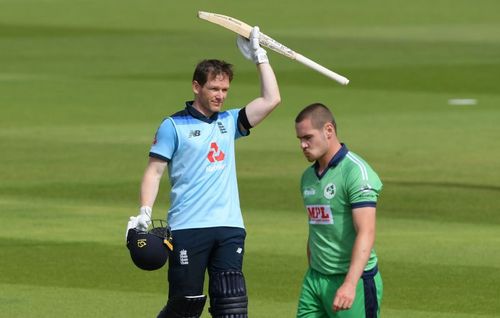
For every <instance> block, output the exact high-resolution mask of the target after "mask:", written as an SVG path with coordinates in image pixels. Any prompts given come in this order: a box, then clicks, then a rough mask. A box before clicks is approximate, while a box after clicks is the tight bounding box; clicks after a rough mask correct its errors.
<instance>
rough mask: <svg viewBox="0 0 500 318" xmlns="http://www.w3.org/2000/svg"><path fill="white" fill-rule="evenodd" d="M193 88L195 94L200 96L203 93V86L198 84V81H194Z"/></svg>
mask: <svg viewBox="0 0 500 318" xmlns="http://www.w3.org/2000/svg"><path fill="white" fill-rule="evenodd" d="M192 87H193V93H195V94H196V95H198V94H199V93H200V91H201V85H200V84H199V83H198V81H193V83H192Z"/></svg>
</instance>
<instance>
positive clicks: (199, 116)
mask: <svg viewBox="0 0 500 318" xmlns="http://www.w3.org/2000/svg"><path fill="white" fill-rule="evenodd" d="M193 103H194V101H192V100H191V101H187V102H186V110H187V112H188V113H189V114H190V115H191V116H193V117H194V118H196V119H199V120H201V121H204V122H206V123H209V124H211V123H213V122H214V121H216V120H217V118H219V113H214V114H213V115H212V116H210V117H206V116H205V115H203V114H202V113H201V112H199V111H198V110H197V109H196V108H194V106H193Z"/></svg>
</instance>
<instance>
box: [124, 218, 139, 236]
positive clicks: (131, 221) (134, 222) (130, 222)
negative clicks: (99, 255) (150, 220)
mask: <svg viewBox="0 0 500 318" xmlns="http://www.w3.org/2000/svg"><path fill="white" fill-rule="evenodd" d="M136 227H137V217H136V216H131V217H130V219H129V220H128V223H127V231H125V242H126V241H127V237H128V231H129V230H130V229H135V228H136Z"/></svg>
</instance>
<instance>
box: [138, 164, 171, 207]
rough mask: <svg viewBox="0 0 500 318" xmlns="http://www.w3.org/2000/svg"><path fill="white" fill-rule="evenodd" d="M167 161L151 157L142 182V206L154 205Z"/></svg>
mask: <svg viewBox="0 0 500 318" xmlns="http://www.w3.org/2000/svg"><path fill="white" fill-rule="evenodd" d="M166 166H167V162H166V161H164V160H161V159H158V158H154V157H150V158H149V162H148V165H147V167H146V170H145V171H144V176H143V177H142V183H141V206H147V207H153V205H154V202H155V200H156V196H157V195H158V189H159V188H160V181H161V177H162V176H163V172H164V171H165V167H166Z"/></svg>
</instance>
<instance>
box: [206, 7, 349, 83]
mask: <svg viewBox="0 0 500 318" xmlns="http://www.w3.org/2000/svg"><path fill="white" fill-rule="evenodd" d="M198 18H200V19H203V20H206V21H209V22H212V23H214V24H217V25H220V26H222V27H224V28H226V29H228V30H231V31H233V32H235V33H237V34H239V35H241V36H243V37H245V38H247V39H248V38H249V37H250V32H251V31H252V27H251V26H250V25H248V24H246V23H245V22H243V21H240V20H238V19H235V18H233V17H230V16H227V15H223V14H218V13H212V12H205V11H198ZM259 43H260V45H262V46H264V47H267V48H269V49H271V50H273V51H275V52H277V53H279V54H282V55H284V56H286V57H288V58H290V59H292V60H296V61H298V62H300V63H302V64H303V65H305V66H307V67H309V68H311V69H313V70H315V71H317V72H319V73H321V74H323V75H325V76H327V77H329V78H331V79H333V80H335V81H337V82H338V83H340V84H342V85H347V84H348V83H349V80H348V79H347V78H346V77H344V76H342V75H339V74H337V73H335V72H333V71H331V70H329V69H327V68H326V67H324V66H322V65H320V64H318V63H316V62H314V61H312V60H310V59H309V58H307V57H305V56H303V55H301V54H299V53H297V52H295V51H294V50H292V49H290V48H288V47H286V46H285V45H283V44H281V43H280V42H278V41H276V40H275V39H273V38H271V37H270V36H268V35H265V34H264V33H262V32H261V33H260V37H259Z"/></svg>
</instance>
